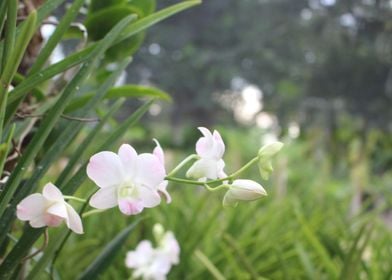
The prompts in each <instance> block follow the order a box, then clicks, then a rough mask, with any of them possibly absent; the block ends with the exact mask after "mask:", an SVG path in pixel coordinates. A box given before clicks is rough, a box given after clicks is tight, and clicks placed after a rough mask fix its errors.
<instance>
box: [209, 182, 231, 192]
mask: <svg viewBox="0 0 392 280" xmlns="http://www.w3.org/2000/svg"><path fill="white" fill-rule="evenodd" d="M203 186H204V187H205V188H206V189H207V190H209V191H210V192H216V191H220V190H221V189H229V188H230V185H226V184H224V185H220V186H218V187H215V188H212V187H210V186H209V185H208V184H204V185H203Z"/></svg>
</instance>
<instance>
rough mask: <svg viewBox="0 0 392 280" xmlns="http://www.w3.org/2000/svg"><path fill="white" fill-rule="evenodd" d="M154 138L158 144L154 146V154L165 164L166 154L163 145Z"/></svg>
mask: <svg viewBox="0 0 392 280" xmlns="http://www.w3.org/2000/svg"><path fill="white" fill-rule="evenodd" d="M153 140H154V142H155V144H156V147H155V148H154V150H153V152H152V154H153V155H155V156H156V157H157V158H158V159H159V161H160V162H161V163H162V164H163V165H164V164H165V154H164V153H163V150H162V147H161V145H160V144H159V142H158V140H157V139H153Z"/></svg>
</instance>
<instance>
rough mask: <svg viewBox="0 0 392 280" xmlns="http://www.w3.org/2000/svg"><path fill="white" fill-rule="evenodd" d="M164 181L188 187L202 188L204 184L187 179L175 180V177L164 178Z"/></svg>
mask: <svg viewBox="0 0 392 280" xmlns="http://www.w3.org/2000/svg"><path fill="white" fill-rule="evenodd" d="M165 180H167V181H171V182H176V183H184V184H189V185H196V186H202V185H203V184H204V182H199V181H194V180H187V179H181V178H176V177H169V176H166V177H165Z"/></svg>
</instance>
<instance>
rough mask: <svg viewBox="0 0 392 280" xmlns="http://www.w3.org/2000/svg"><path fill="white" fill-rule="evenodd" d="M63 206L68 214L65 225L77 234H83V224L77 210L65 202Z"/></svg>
mask: <svg viewBox="0 0 392 280" xmlns="http://www.w3.org/2000/svg"><path fill="white" fill-rule="evenodd" d="M65 206H66V208H67V214H68V218H67V219H66V220H65V222H66V224H67V227H68V228H69V229H70V230H72V231H73V232H75V233H77V234H83V224H82V220H81V219H80V216H79V214H78V212H76V211H75V209H73V208H72V206H71V205H69V204H68V203H66V204H65Z"/></svg>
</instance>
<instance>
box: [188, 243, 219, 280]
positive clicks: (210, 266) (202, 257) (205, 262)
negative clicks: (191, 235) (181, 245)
mask: <svg viewBox="0 0 392 280" xmlns="http://www.w3.org/2000/svg"><path fill="white" fill-rule="evenodd" d="M194 254H195V257H196V258H197V259H198V260H199V261H200V262H201V263H202V264H203V265H204V266H205V268H207V270H208V271H209V272H210V273H211V274H212V275H213V276H214V278H215V279H217V280H225V279H226V278H225V277H224V276H223V274H222V273H221V272H220V271H219V269H218V268H217V267H216V266H215V265H214V264H213V263H212V262H211V261H210V259H209V258H208V257H207V256H206V255H204V254H203V253H202V252H201V251H200V250H196V251H195V253H194Z"/></svg>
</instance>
